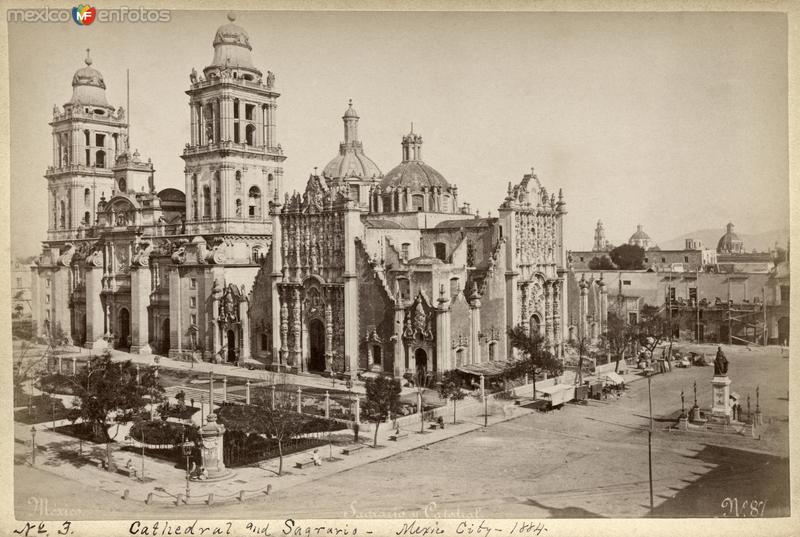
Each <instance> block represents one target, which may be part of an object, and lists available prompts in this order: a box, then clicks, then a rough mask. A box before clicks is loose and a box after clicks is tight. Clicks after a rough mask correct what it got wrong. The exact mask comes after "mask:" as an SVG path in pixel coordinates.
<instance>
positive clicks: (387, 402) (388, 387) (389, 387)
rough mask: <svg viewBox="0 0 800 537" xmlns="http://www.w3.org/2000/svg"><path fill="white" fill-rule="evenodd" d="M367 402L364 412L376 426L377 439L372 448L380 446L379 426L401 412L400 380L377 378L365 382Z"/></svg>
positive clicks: (374, 440)
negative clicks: (392, 415)
mask: <svg viewBox="0 0 800 537" xmlns="http://www.w3.org/2000/svg"><path fill="white" fill-rule="evenodd" d="M364 386H365V388H366V389H367V400H366V402H365V403H364V411H365V413H366V415H367V416H368V419H369V421H371V422H373V423H374V424H375V437H374V438H373V441H372V447H377V446H378V426H379V425H380V424H381V422H382V421H385V420H386V419H388V418H389V416H390V415H391V414H393V413H397V412H399V411H400V392H401V391H402V388H401V387H400V380H399V379H395V378H390V377H383V376H380V377H376V378H374V379H369V378H368V379H367V380H366V381H365V382H364Z"/></svg>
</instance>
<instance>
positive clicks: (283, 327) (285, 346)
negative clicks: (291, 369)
mask: <svg viewBox="0 0 800 537" xmlns="http://www.w3.org/2000/svg"><path fill="white" fill-rule="evenodd" d="M282 295H283V296H282V298H281V301H280V302H281V306H280V312H281V324H280V341H281V349H280V363H281V365H288V358H289V306H288V304H287V301H288V299H289V298H288V291H286V292H284V293H282Z"/></svg>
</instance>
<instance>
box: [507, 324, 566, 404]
mask: <svg viewBox="0 0 800 537" xmlns="http://www.w3.org/2000/svg"><path fill="white" fill-rule="evenodd" d="M508 341H509V343H510V344H511V346H512V347H514V348H515V349H517V350H518V351H520V352H521V353H522V354H523V355H524V356H525V360H526V364H527V369H528V371H529V372H530V373H531V375H532V376H533V399H534V400H536V375H538V374H540V373H542V372H543V371H547V372H548V373H549V374H550V375H553V376H556V375H560V374H561V372H562V371H563V370H564V365H563V364H562V363H561V360H559V359H557V358H556V357H555V356H553V354H552V353H551V352H550V351H548V350H547V349H546V348H545V345H544V343H545V342H544V338H543V337H542V335H541V334H539V333H538V332H534V333H530V331H529V330H528V329H527V328H525V327H524V326H522V325H517V326H515V327H514V328H511V329H509V330H508Z"/></svg>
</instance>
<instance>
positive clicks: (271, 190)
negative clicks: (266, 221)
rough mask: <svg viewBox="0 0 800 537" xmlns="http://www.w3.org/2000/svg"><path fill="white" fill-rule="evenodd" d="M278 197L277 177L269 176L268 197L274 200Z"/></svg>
mask: <svg viewBox="0 0 800 537" xmlns="http://www.w3.org/2000/svg"><path fill="white" fill-rule="evenodd" d="M277 195H278V193H277V192H275V177H273V176H272V174H269V175H267V196H272V197H273V198H274V197H276V196H277Z"/></svg>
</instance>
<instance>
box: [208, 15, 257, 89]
mask: <svg viewBox="0 0 800 537" xmlns="http://www.w3.org/2000/svg"><path fill="white" fill-rule="evenodd" d="M235 20H236V14H235V13H233V12H231V13H228V21H229V22H228V23H227V24H223V25H222V26H220V27H219V28H218V29H217V33H216V34H215V35H214V42H213V45H214V59H212V60H211V64H210V65H209V66H208V67H206V68H205V71H206V73H208V71H209V70H213V68H220V69H225V68H229V69H244V70H247V71H251V72H253V73H257V74H258V76H261V71H259V70H258V69H256V67H255V66H254V65H253V58H252V55H251V51H252V50H253V47H251V46H250V36H249V35H248V34H247V32H246V31H245V29H244V28H242V27H241V26H239V25H238V24H235V23H234V21H235Z"/></svg>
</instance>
